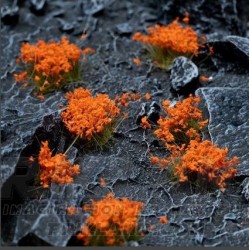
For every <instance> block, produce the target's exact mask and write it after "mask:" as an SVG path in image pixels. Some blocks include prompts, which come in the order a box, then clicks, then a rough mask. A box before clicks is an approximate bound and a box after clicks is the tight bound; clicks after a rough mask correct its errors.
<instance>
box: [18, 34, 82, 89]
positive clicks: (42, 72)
mask: <svg viewBox="0 0 250 250" xmlns="http://www.w3.org/2000/svg"><path fill="white" fill-rule="evenodd" d="M81 54H82V52H81V50H80V48H78V47H77V46H76V45H74V44H70V43H69V41H68V39H67V38H66V37H63V38H61V40H60V42H52V41H51V42H48V43H46V42H45V41H43V40H39V41H38V43H37V44H35V45H32V44H29V43H23V44H22V47H21V55H20V56H19V58H18V60H17V62H18V63H20V64H24V65H25V66H24V71H23V72H22V73H20V74H15V75H14V77H15V79H16V81H24V80H26V79H27V80H28V77H29V81H31V80H32V81H34V82H35V83H36V86H37V87H38V89H39V87H41V86H42V84H43V83H44V81H45V80H47V81H48V82H49V83H50V85H49V87H50V89H58V87H60V86H61V85H62V84H64V83H66V82H67V81H68V79H69V74H70V72H71V71H73V70H76V69H77V64H78V62H79V60H80V56H81ZM28 72H32V73H29V74H28ZM71 77H72V75H71ZM45 91H47V89H45V90H43V91H41V92H44V93H45Z"/></svg>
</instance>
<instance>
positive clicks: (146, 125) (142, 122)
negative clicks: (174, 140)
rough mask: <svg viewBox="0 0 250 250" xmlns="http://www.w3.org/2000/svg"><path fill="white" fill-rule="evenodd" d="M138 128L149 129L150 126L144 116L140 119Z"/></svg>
mask: <svg viewBox="0 0 250 250" xmlns="http://www.w3.org/2000/svg"><path fill="white" fill-rule="evenodd" d="M140 126H141V127H142V128H144V129H151V124H150V123H149V122H148V120H147V117H146V116H143V117H142V119H141V124H140Z"/></svg>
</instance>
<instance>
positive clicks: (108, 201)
mask: <svg viewBox="0 0 250 250" xmlns="http://www.w3.org/2000/svg"><path fill="white" fill-rule="evenodd" d="M142 208H143V203H141V202H137V201H131V200H129V199H127V198H123V199H122V200H119V199H116V198H115V197H114V195H113V194H111V193H110V194H108V195H107V196H106V197H105V198H104V199H102V200H100V201H92V204H91V205H90V206H87V207H85V208H84V210H85V211H88V212H90V216H89V217H88V219H87V221H86V225H85V226H83V227H82V230H81V232H80V233H79V234H78V235H77V238H78V239H80V240H82V241H83V243H84V245H89V244H90V242H94V240H95V238H94V237H95V236H97V237H98V238H99V240H103V241H104V243H102V244H104V245H108V246H113V245H121V244H123V243H124V241H125V240H126V237H129V235H130V234H133V233H135V230H137V226H138V217H139V214H140V212H141V210H142ZM95 233H96V234H97V235H95ZM100 236H102V239H100ZM95 244H97V245H98V242H95Z"/></svg>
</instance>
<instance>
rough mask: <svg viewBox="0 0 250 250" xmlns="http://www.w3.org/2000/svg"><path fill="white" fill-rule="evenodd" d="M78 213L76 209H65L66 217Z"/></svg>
mask: <svg viewBox="0 0 250 250" xmlns="http://www.w3.org/2000/svg"><path fill="white" fill-rule="evenodd" d="M77 213H78V208H77V207H68V208H67V214H68V215H74V214H77Z"/></svg>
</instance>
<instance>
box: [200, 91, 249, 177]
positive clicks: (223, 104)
mask: <svg viewBox="0 0 250 250" xmlns="http://www.w3.org/2000/svg"><path fill="white" fill-rule="evenodd" d="M196 94H197V95H199V96H201V98H202V101H203V102H204V103H205V106H206V107H207V110H205V111H204V112H205V113H207V114H208V118H209V124H208V133H209V135H210V138H211V141H212V142H213V143H214V144H217V145H219V146H220V147H222V148H225V147H227V148H228V149H229V156H230V157H232V156H237V157H239V162H240V163H239V165H238V172H237V175H238V176H240V175H248V174H249V170H248V166H249V162H248V155H249V152H248V129H249V113H248V107H249V104H248V89H241V88H200V89H198V90H197V91H196Z"/></svg>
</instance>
